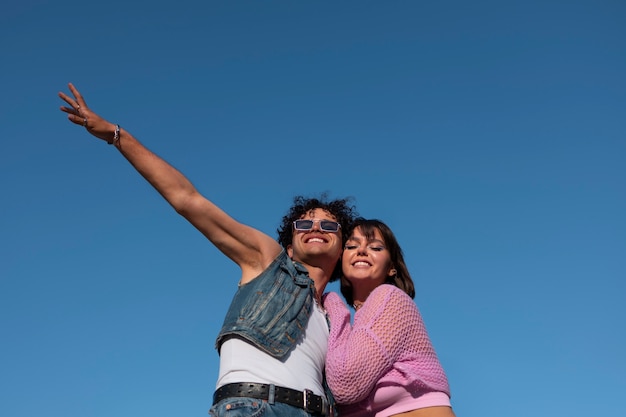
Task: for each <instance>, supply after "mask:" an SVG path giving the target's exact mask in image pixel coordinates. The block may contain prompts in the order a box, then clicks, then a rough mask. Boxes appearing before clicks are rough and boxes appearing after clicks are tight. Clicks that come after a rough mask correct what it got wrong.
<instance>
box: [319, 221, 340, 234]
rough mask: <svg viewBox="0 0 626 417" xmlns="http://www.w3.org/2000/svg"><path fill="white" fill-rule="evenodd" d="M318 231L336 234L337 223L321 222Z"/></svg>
mask: <svg viewBox="0 0 626 417" xmlns="http://www.w3.org/2000/svg"><path fill="white" fill-rule="evenodd" d="M320 229H322V230H323V231H325V232H336V231H337V230H339V223H337V222H331V221H330V220H322V221H321V222H320Z"/></svg>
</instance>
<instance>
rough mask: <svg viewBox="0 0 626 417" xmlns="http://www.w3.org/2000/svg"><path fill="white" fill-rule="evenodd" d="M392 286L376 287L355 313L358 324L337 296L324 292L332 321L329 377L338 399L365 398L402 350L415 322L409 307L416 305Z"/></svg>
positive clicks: (341, 401) (350, 401)
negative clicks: (401, 295)
mask: <svg viewBox="0 0 626 417" xmlns="http://www.w3.org/2000/svg"><path fill="white" fill-rule="evenodd" d="M393 288H395V287H390V286H381V287H378V288H377V289H376V290H374V291H373V292H372V294H370V296H369V297H368V298H367V301H366V302H365V304H363V307H361V309H360V310H359V311H358V312H357V313H356V314H355V318H354V326H351V325H350V315H349V312H348V310H347V308H346V307H345V305H344V304H343V302H342V301H341V300H340V299H339V296H338V295H336V294H333V293H330V294H329V295H328V296H327V297H326V300H325V302H324V307H325V308H326V310H327V311H328V314H329V318H330V323H331V330H330V337H329V341H328V353H327V356H326V377H327V379H328V384H329V386H330V388H331V391H332V392H333V395H334V396H335V399H336V400H337V401H338V402H339V403H342V404H352V403H355V402H358V401H361V400H363V399H364V398H366V397H367V396H368V395H369V394H370V392H371V391H372V390H373V389H374V387H375V385H376V383H377V382H378V380H379V379H380V378H381V377H382V376H383V375H385V374H386V373H387V372H388V371H389V370H390V369H391V368H392V366H393V364H394V363H395V362H396V361H397V360H398V359H399V358H400V356H401V355H402V353H403V352H404V347H405V341H406V340H407V337H406V336H407V334H408V333H409V332H410V331H411V328H412V327H414V326H415V323H414V321H413V320H406V315H407V314H406V313H407V308H410V307H411V306H410V304H412V307H413V308H414V309H415V310H416V307H415V304H414V303H413V301H412V300H411V299H410V298H409V297H408V296H407V297H398V295H400V294H399V293H397V292H395V293H394V292H393ZM390 290H391V291H390ZM407 300H408V303H409V304H407Z"/></svg>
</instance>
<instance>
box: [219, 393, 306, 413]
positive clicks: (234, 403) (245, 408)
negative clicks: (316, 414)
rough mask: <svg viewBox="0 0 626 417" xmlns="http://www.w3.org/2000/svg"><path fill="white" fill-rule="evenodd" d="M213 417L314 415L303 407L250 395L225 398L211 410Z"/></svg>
mask: <svg viewBox="0 0 626 417" xmlns="http://www.w3.org/2000/svg"><path fill="white" fill-rule="evenodd" d="M209 415H211V416H212V417H260V416H263V417H312V414H309V413H307V412H306V411H304V410H303V409H302V408H298V407H294V406H291V405H288V404H283V403H274V404H270V403H268V402H267V401H263V400H258V399H256V398H248V397H231V398H225V399H223V400H222V401H220V402H218V403H217V404H215V405H214V406H213V407H211V409H210V410H209Z"/></svg>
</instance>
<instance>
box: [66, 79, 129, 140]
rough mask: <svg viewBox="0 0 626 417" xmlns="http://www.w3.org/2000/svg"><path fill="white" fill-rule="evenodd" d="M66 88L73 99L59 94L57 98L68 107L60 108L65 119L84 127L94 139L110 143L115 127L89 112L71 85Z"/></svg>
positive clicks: (83, 100)
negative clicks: (65, 116) (65, 115)
mask: <svg viewBox="0 0 626 417" xmlns="http://www.w3.org/2000/svg"><path fill="white" fill-rule="evenodd" d="M68 87H69V89H70V91H71V92H72V95H73V96H74V98H72V97H70V96H68V95H67V94H65V93H62V92H60V93H59V97H60V98H61V99H62V100H63V101H65V102H66V103H67V104H68V105H69V106H70V107H65V106H61V111H62V112H65V113H67V114H68V116H67V118H68V119H69V120H70V122H72V123H74V124H77V125H80V126H84V127H85V129H87V131H88V132H89V133H91V134H92V135H94V136H95V137H97V138H99V139H102V140H104V141H106V142H108V143H112V141H113V138H114V137H115V131H116V125H114V124H113V123H110V122H108V121H106V120H104V119H103V118H102V117H100V116H98V115H97V114H96V113H94V112H93V111H91V110H90V109H89V107H87V103H85V99H83V96H81V95H80V93H79V92H78V90H77V89H76V87H74V85H73V84H72V83H69V84H68ZM118 132H119V131H118ZM118 134H119V133H118Z"/></svg>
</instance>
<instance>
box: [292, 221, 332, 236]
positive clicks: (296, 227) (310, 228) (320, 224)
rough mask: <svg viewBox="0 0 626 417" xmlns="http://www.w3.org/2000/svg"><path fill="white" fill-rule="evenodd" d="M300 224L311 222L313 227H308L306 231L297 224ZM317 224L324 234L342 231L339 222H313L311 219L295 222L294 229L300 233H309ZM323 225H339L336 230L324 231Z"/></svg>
mask: <svg viewBox="0 0 626 417" xmlns="http://www.w3.org/2000/svg"><path fill="white" fill-rule="evenodd" d="M298 222H311V227H308V228H306V229H304V228H298V226H297V225H296V223H298ZM315 223H318V224H319V228H320V230H321V231H322V232H329V233H337V232H338V231H339V230H340V229H341V224H340V223H339V222H336V221H333V220H326V219H323V220H317V219H315V220H311V219H298V220H294V222H293V228H294V229H295V230H297V231H299V232H308V231H309V230H313V226H315ZM323 223H330V224H333V225H337V228H336V229H334V230H328V229H324V227H322V224H323Z"/></svg>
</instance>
